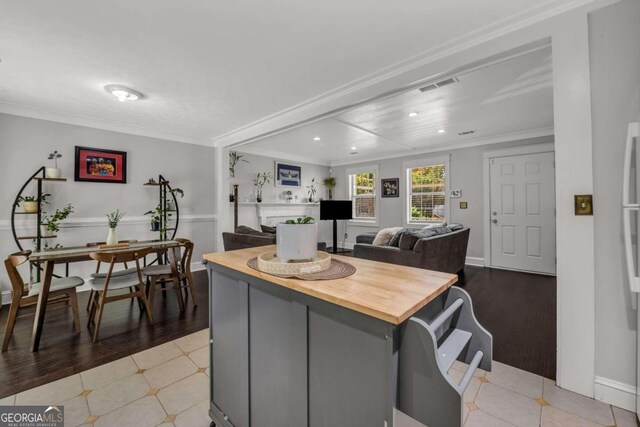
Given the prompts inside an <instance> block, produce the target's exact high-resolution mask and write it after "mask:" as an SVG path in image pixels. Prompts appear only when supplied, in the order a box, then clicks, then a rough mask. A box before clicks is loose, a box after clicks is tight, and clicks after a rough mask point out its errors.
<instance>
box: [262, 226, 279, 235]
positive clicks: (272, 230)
mask: <svg viewBox="0 0 640 427" xmlns="http://www.w3.org/2000/svg"><path fill="white" fill-rule="evenodd" d="M260 229H261V230H262V232H263V233H271V234H276V227H269V226H268V225H262V224H260Z"/></svg>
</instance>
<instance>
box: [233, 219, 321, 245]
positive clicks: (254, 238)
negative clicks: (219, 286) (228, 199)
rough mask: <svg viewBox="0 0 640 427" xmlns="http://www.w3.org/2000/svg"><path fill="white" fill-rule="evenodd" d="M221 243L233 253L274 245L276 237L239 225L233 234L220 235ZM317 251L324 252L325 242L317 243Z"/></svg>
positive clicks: (273, 234)
mask: <svg viewBox="0 0 640 427" xmlns="http://www.w3.org/2000/svg"><path fill="white" fill-rule="evenodd" d="M265 228H267V227H265ZM222 241H223V243H224V250H225V251H234V250H236V249H245V248H254V247H256V246H268V245H275V244H276V235H275V233H269V232H262V231H258V230H253V229H251V228H249V227H245V226H242V225H241V226H239V227H238V228H237V230H236V232H235V233H230V232H226V231H225V232H224V233H222ZM318 250H319V251H326V250H327V244H326V243H325V242H318Z"/></svg>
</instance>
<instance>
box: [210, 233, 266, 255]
mask: <svg viewBox="0 0 640 427" xmlns="http://www.w3.org/2000/svg"><path fill="white" fill-rule="evenodd" d="M222 241H223V243H224V250H225V251H234V250H236V249H246V248H254V247H256V246H268V245H275V243H276V238H275V236H273V237H270V236H256V235H253V234H240V233H229V232H224V233H222Z"/></svg>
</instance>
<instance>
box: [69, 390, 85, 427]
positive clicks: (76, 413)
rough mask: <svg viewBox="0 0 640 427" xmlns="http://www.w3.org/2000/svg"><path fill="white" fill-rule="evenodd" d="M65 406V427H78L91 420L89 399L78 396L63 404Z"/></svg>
mask: <svg viewBox="0 0 640 427" xmlns="http://www.w3.org/2000/svg"><path fill="white" fill-rule="evenodd" d="M62 405H63V406H64V427H76V426H79V425H81V424H84V422H85V421H87V420H88V419H89V406H88V405H87V398H86V397H84V396H77V397H74V398H73V399H69V400H65V401H64V402H62Z"/></svg>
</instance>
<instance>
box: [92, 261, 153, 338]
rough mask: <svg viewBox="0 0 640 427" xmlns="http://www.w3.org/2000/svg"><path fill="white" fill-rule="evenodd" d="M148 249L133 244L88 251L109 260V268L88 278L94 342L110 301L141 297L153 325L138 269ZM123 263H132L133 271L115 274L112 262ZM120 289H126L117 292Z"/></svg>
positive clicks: (140, 299) (144, 309) (140, 271)
mask: <svg viewBox="0 0 640 427" xmlns="http://www.w3.org/2000/svg"><path fill="white" fill-rule="evenodd" d="M149 252H150V250H149V249H148V248H136V249H129V250H119V251H115V252H93V253H91V254H90V255H89V256H90V257H91V258H92V259H94V260H95V261H97V262H99V263H108V264H109V270H108V271H107V273H106V275H105V277H95V278H91V279H90V280H89V286H91V289H92V290H93V291H94V292H93V295H92V299H91V303H90V308H89V326H90V325H91V323H94V331H93V342H97V341H98V338H99V334H100V323H101V321H102V315H103V313H104V307H105V305H107V304H109V303H111V302H116V301H120V300H123V299H128V298H137V299H138V300H139V301H141V305H140V307H141V310H143V311H145V312H146V313H147V319H148V320H149V324H151V325H153V315H152V313H151V309H150V305H149V304H148V302H147V296H146V295H145V292H144V281H143V280H142V270H141V269H140V260H141V259H143V258H144V257H145V256H147V254H148V253H149ZM125 263H134V264H135V271H134V272H133V273H130V274H121V275H118V274H117V271H118V270H116V269H115V266H116V265H117V264H123V265H124V264H125ZM122 290H125V291H126V292H124V293H119V292H118V291H122Z"/></svg>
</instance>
